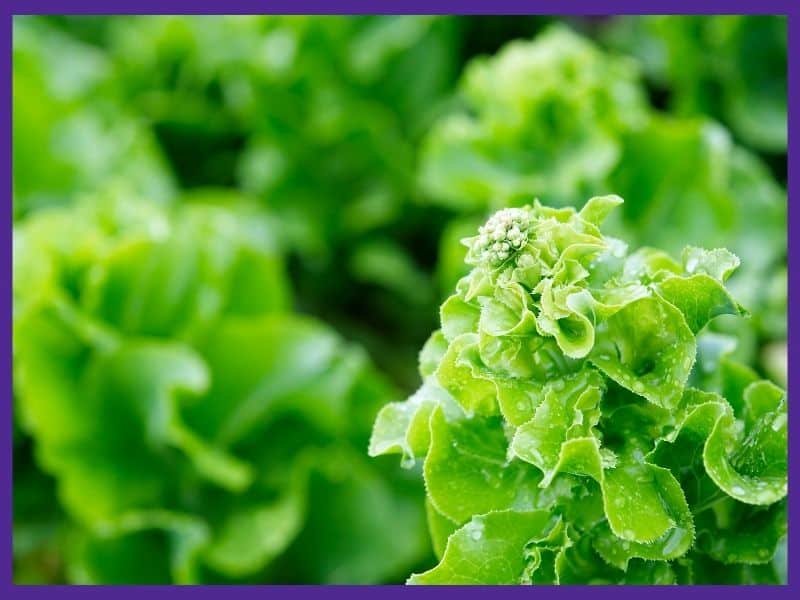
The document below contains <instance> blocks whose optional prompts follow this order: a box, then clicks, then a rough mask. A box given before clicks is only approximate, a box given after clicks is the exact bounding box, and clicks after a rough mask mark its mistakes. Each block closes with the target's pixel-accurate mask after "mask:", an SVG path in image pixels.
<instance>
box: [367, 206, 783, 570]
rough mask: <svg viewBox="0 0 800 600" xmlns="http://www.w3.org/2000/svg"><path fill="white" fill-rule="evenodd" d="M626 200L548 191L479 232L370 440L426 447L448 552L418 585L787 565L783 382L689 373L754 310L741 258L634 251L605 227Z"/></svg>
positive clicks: (430, 492) (433, 515)
mask: <svg viewBox="0 0 800 600" xmlns="http://www.w3.org/2000/svg"><path fill="white" fill-rule="evenodd" d="M620 204H622V199H621V198H619V197H617V196H601V197H594V198H592V199H591V200H589V201H588V202H587V203H586V204H585V205H584V206H583V208H582V209H581V210H580V211H579V212H576V211H575V210H574V209H573V208H549V207H545V206H543V205H541V204H540V203H539V202H538V201H536V202H534V204H533V205H526V206H523V207H520V208H507V209H503V210H500V211H498V212H496V213H495V214H494V215H493V216H492V217H491V218H490V219H489V220H488V221H487V222H486V223H485V224H484V225H483V226H482V227H480V228H479V229H478V234H477V235H475V236H472V237H469V238H466V239H464V240H463V242H464V244H465V245H466V247H467V255H466V262H467V264H468V265H470V267H471V270H470V271H469V273H468V274H467V275H466V276H465V277H463V278H462V279H461V280H460V281H459V282H458V285H457V286H456V290H455V293H454V294H453V295H451V296H450V297H449V298H448V299H447V300H445V302H444V303H443V304H442V307H441V329H440V330H438V331H436V332H435V333H434V334H433V335H432V336H431V338H430V341H429V342H428V344H426V346H425V348H423V350H422V353H421V355H420V372H421V374H422V376H423V380H424V383H423V385H422V387H421V388H420V389H419V391H417V393H416V394H414V395H413V396H411V398H409V399H408V400H407V401H406V402H404V403H399V404H398V403H393V404H389V405H387V406H385V407H384V408H383V409H382V410H381V412H380V413H379V414H378V417H377V419H376V422H375V426H374V429H373V434H372V439H371V442H370V454H372V455H373V456H375V455H380V454H387V453H399V454H402V455H403V459H404V464H406V465H410V464H413V462H415V461H416V460H417V459H419V458H421V457H424V466H423V473H424V478H425V487H426V490H427V496H428V518H429V523H430V529H431V533H432V537H433V542H434V547H435V548H437V554H438V556H439V558H440V561H439V564H438V565H437V566H436V567H434V568H433V569H431V570H429V571H426V572H423V573H420V574H416V575H413V576H412V577H411V578H410V579H409V582H410V583H423V584H459V583H470V584H475V583H493V584H498V583H503V584H519V583H533V584H537V583H675V582H682V583H691V582H698V583H699V582H714V583H723V582H726V581H730V580H744V581H758V582H771V581H773V580H774V579H775V577H776V576H775V574H774V572H773V571H772V568H771V566H770V562H771V561H772V559H773V556H774V555H775V552H776V548H777V546H778V544H779V543H780V541H781V540H782V538H783V537H784V535H785V532H786V518H785V497H786V467H787V441H786V395H785V393H784V392H783V390H781V389H780V388H778V387H777V386H775V385H774V384H772V383H770V382H767V381H763V380H757V377H756V376H755V375H753V374H751V373H750V372H749V371H747V370H742V369H740V368H737V367H735V366H727V367H726V368H725V369H722V368H721V367H720V366H719V364H720V363H717V365H718V368H717V369H716V370H715V371H716V373H715V375H716V377H712V376H710V375H707V376H706V377H705V378H704V382H705V383H706V385H704V386H703V387H705V389H701V388H699V387H694V386H693V385H691V384H690V383H689V382H690V376H691V377H692V378H693V380H695V382H697V383H698V384H702V383H703V381H698V380H699V379H703V378H702V377H700V376H699V375H698V374H695V375H693V371H694V372H695V373H696V372H697V371H698V369H699V368H701V367H697V366H696V365H695V362H696V358H697V355H698V341H697V335H698V333H700V332H702V331H704V329H705V328H706V326H707V325H708V323H709V322H710V321H711V320H712V319H714V318H715V317H717V316H719V315H740V314H743V313H744V311H743V309H742V308H741V307H740V306H739V305H738V303H737V302H736V301H735V300H734V299H733V298H732V297H731V295H730V293H729V292H728V291H727V289H726V287H725V281H726V279H727V278H728V277H729V276H730V275H731V273H732V272H733V271H734V270H735V269H736V268H737V267H738V266H739V259H738V258H737V257H736V256H735V255H733V254H732V253H730V252H728V251H727V250H724V249H716V250H704V249H701V248H697V247H687V248H686V249H685V250H684V252H683V255H682V259H681V261H680V262H678V261H675V260H673V259H672V258H671V257H670V256H669V255H668V254H667V253H665V252H662V251H660V250H656V249H653V248H641V249H639V250H636V251H634V252H632V253H629V252H628V249H627V246H626V244H625V243H624V242H622V241H621V240H619V239H615V238H612V237H609V236H606V235H603V234H602V233H601V231H600V225H601V223H602V222H603V221H604V220H605V219H606V218H607V217H609V216H610V215H611V214H612V213H613V211H614V209H615V208H617V207H618V206H619V205H620ZM701 358H702V363H701V364H702V365H703V366H705V367H708V365H709V358H710V355H709V354H708V353H706V352H705V351H704V352H703V353H702V354H701ZM726 360H727V359H726ZM725 364H726V365H734V363H729V362H728V363H725ZM445 540H446V541H445ZM752 565H759V567H758V568H751V566H752ZM745 570H746V574H744V571H745Z"/></svg>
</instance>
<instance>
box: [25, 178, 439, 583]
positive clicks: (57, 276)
mask: <svg viewBox="0 0 800 600" xmlns="http://www.w3.org/2000/svg"><path fill="white" fill-rule="evenodd" d="M225 200H229V198H228V199H225ZM14 273H15V281H14V295H15V314H14V339H15V347H14V351H15V390H16V395H17V401H18V402H17V417H18V424H19V427H20V429H21V430H22V431H24V432H25V433H27V434H28V435H30V436H31V438H32V439H33V441H34V443H35V450H34V456H35V459H36V461H37V462H38V464H39V465H41V468H42V469H43V470H44V471H45V472H47V473H48V474H49V475H51V476H52V477H53V479H54V481H55V484H56V486H57V493H58V497H59V499H60V501H61V503H62V506H63V509H64V511H65V513H66V514H67V515H68V516H69V517H70V519H71V521H72V524H71V525H70V529H71V530H70V531H60V532H58V533H59V534H61V535H68V536H69V545H70V548H71V552H70V553H69V554H68V556H67V562H66V564H65V569H66V575H67V577H68V578H69V579H70V580H72V581H76V582H87V583H118V582H153V581H160V582H170V581H174V582H178V583H192V582H198V581H240V580H245V581H246V580H248V578H254V579H255V580H259V581H301V582H304V581H316V582H323V583H324V582H328V583H330V582H342V581H346V582H362V583H368V582H376V581H381V580H383V579H384V578H386V577H388V576H391V575H393V574H395V573H402V572H403V570H404V569H407V568H408V567H410V566H411V565H413V564H414V563H415V562H417V561H419V560H421V559H424V557H425V552H426V545H425V541H424V538H422V536H421V535H420V531H421V524H422V523H423V515H422V513H421V508H417V507H415V506H414V500H415V499H416V500H417V501H421V500H420V499H418V497H417V493H416V492H417V490H416V489H415V488H414V487H413V486H410V485H408V484H407V483H404V482H403V479H402V477H398V476H397V475H396V473H395V475H392V474H391V472H390V471H391V470H388V471H387V470H385V469H384V470H383V471H382V470H381V469H380V468H375V467H374V466H372V465H369V464H366V463H365V458H364V457H363V456H362V450H361V449H362V447H363V445H364V444H365V443H366V440H367V436H368V432H369V427H370V420H371V418H372V416H373V415H374V414H375V411H376V410H377V407H378V406H380V404H381V403H382V402H384V401H386V400H389V399H391V398H392V397H395V395H396V392H395V391H394V390H393V388H392V386H391V385H389V384H388V383H387V382H386V381H385V380H384V379H383V378H382V377H381V376H380V375H378V374H377V373H376V372H375V371H374V369H373V367H372V366H371V365H370V364H369V360H368V358H367V357H366V355H365V353H364V352H363V350H361V349H360V348H358V347H355V346H352V345H349V344H346V343H345V342H344V341H343V340H342V339H341V338H340V337H339V336H338V335H336V334H335V333H334V332H333V331H331V330H330V328H328V327H327V326H325V325H324V324H322V323H320V322H318V321H315V320H314V319H311V318H309V317H301V316H296V315H293V314H292V313H291V312H290V308H289V298H290V294H289V286H288V283H287V281H286V277H285V274H284V270H283V264H282V261H281V258H280V256H279V255H278V254H277V253H276V250H275V245H274V233H273V231H272V228H271V227H270V226H269V224H268V223H266V222H265V221H264V219H263V218H261V217H259V215H258V213H257V212H255V211H254V210H252V207H250V208H247V204H246V203H245V202H242V201H240V202H237V203H236V207H235V208H226V207H224V206H220V205H218V204H213V203H211V202H209V198H207V197H206V198H202V199H199V200H196V201H191V200H187V201H184V202H182V203H180V204H179V205H177V206H176V207H175V208H174V209H171V210H164V209H162V208H160V207H158V206H156V205H155V204H153V203H148V202H147V201H143V200H141V199H140V198H138V197H136V196H130V195H128V194H126V193H124V192H120V191H118V190H115V191H114V192H109V193H107V194H105V195H104V196H103V197H101V198H92V197H87V198H86V199H85V200H84V201H81V202H79V203H78V204H76V205H75V206H73V207H71V208H69V209H51V210H42V211H41V212H39V213H37V214H36V215H35V216H33V217H31V218H30V219H28V220H27V221H26V222H25V224H24V226H21V227H20V228H18V230H17V231H16V232H15V269H14ZM18 453H20V454H21V453H22V450H20V449H18ZM33 516H34V518H35V517H37V515H33ZM41 517H42V515H38V518H39V519H41ZM390 522H391V523H394V524H396V527H395V526H394V525H392V526H387V523H390ZM24 528H25V525H24V524H22V523H18V530H17V532H16V533H17V535H23V534H24ZM140 554H147V555H148V560H146V561H141V560H135V559H133V557H135V556H137V555H140ZM289 557H294V558H289ZM287 565H288V566H287Z"/></svg>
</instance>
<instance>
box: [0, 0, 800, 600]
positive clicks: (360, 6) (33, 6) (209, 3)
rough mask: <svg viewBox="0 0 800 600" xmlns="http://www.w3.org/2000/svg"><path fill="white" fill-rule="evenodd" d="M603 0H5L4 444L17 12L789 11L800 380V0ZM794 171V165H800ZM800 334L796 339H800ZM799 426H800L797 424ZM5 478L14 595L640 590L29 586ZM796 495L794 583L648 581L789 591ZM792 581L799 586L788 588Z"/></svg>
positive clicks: (6, 473)
mask: <svg viewBox="0 0 800 600" xmlns="http://www.w3.org/2000/svg"><path fill="white" fill-rule="evenodd" d="M598 4H599V3H597V2H591V1H590V0H561V1H558V0H429V1H428V2H423V1H421V0H373V1H369V0H340V1H339V2H334V1H333V0H294V1H292V0H271V1H261V2H259V1H257V0H228V1H227V2H225V3H221V2H219V1H218V0H194V1H187V0H116V1H113V2H112V1H109V0H71V1H70V0H7V2H6V3H4V4H3V6H2V7H0V31H1V32H2V35H1V36H0V39H2V40H3V47H2V54H3V55H4V57H3V62H2V70H0V75H2V84H0V85H1V86H2V88H3V95H2V100H1V102H2V104H0V109H1V110H0V112H2V113H3V115H4V119H3V122H2V130H3V135H4V138H5V143H4V144H3V145H2V154H0V163H2V171H0V174H1V175H2V178H0V179H1V180H2V181H5V182H6V184H5V189H6V193H5V194H4V196H5V200H6V208H5V209H4V210H3V211H2V216H1V217H0V218H2V223H1V225H2V227H1V230H0V236H2V237H0V261H2V265H3V273H2V283H3V289H2V300H0V308H1V309H2V313H3V317H2V320H0V336H1V337H2V339H3V340H4V341H3V344H2V349H1V350H0V376H2V395H1V396H0V398H2V411H3V416H4V417H5V418H4V419H3V421H4V423H3V425H2V427H1V428H0V447H3V448H8V449H9V450H10V449H11V447H12V437H11V436H12V427H11V422H12V389H11V386H12V364H13V363H12V360H13V359H12V333H11V331H12V328H11V319H12V306H13V304H12V292H11V278H12V223H13V217H12V209H11V206H12V187H11V177H12V171H11V147H12V146H11V135H12V119H11V105H12V102H11V98H12V96H11V85H12V84H11V81H12V79H11V69H12V63H11V56H12V43H11V37H12V17H13V15H16V14H258V13H275V14H281V13H283V14H364V13H377V14H473V15H477V14H498V15H499V14H558V15H568V14H576V15H604V14H605V15H613V14H783V15H788V29H789V31H788V38H789V62H788V71H789V72H788V81H789V90H788V95H789V98H788V100H789V102H788V105H789V115H788V127H789V148H788V159H787V160H788V190H787V191H788V196H789V197H790V198H794V199H795V201H794V202H791V201H790V202H789V211H788V226H789V234H790V235H789V247H788V263H789V265H790V266H791V268H789V303H788V307H789V308H788V331H789V363H788V375H789V385H790V386H794V385H795V383H796V382H797V381H798V380H800V372H799V371H798V369H800V352H795V351H794V341H793V340H794V339H795V338H800V325H799V324H798V323H800V321H799V320H798V319H800V305H799V304H798V303H797V302H793V300H795V299H800V276H798V275H797V274H796V273H795V268H794V265H795V263H798V262H800V241H798V240H794V239H793V237H792V235H791V233H792V232H793V231H797V232H800V207H798V206H796V202H800V183H799V182H800V158H798V157H800V151H798V150H797V147H798V146H797V145H798V144H800V142H798V141H797V140H800V125H799V124H800V90H799V89H798V85H800V66H798V65H800V4H798V3H796V2H795V1H793V0H760V1H759V2H756V1H754V0H753V1H747V0H727V1H726V0H653V1H651V2H649V3H648V5H647V6H642V2H641V0H607V1H606V2H604V3H603V4H602V6H598ZM795 173H798V174H795ZM798 343H800V342H798ZM789 428H790V430H791V431H792V432H795V431H800V410H792V409H791V408H790V410H789ZM798 435H800V434H798ZM799 447H800V446H798V442H797V441H795V438H794V436H792V435H790V437H789V488H790V490H791V487H792V480H793V479H794V478H795V477H800V475H798V474H797V473H800V466H798V465H799V464H800V463H798V461H800V458H798V456H797V454H798V448H799ZM0 475H1V476H2V482H1V483H0V487H2V488H4V493H3V494H2V496H1V497H0V514H2V515H3V517H2V520H0V538H2V539H4V540H6V541H5V542H4V543H3V544H2V547H0V562H1V563H2V565H1V566H0V594H2V597H6V598H9V597H12V595H13V597H15V598H58V599H59V600H71V599H72V598H82V597H86V596H92V597H98V595H103V594H114V595H115V597H116V598H118V599H119V600H127V599H128V598H130V599H131V600H133V599H134V598H139V597H140V595H141V594H152V595H153V596H155V597H163V598H167V597H171V596H172V597H174V596H181V597H187V595H191V596H192V597H195V598H221V597H223V596H224V595H227V594H231V593H235V594H237V595H243V596H246V597H249V598H260V597H262V595H264V594H269V595H273V596H276V597H279V598H298V597H299V598H303V597H307V596H312V595H320V594H325V595H326V596H327V597H329V598H341V599H342V600H345V599H347V600H350V599H353V598H357V597H361V598H368V597H370V598H371V597H373V596H374V595H379V596H381V597H382V598H387V599H395V598H407V597H409V596H411V595H414V596H416V597H418V598H419V597H427V598H431V597H433V596H432V594H437V596H436V597H437V598H439V597H440V596H439V594H443V595H445V596H447V595H449V596H451V597H456V595H458V597H459V598H460V599H461V600H464V599H465V597H466V600H469V599H470V598H477V597H478V596H484V597H485V596H486V595H488V594H493V595H494V594H500V595H502V596H503V597H506V598H508V597H511V596H514V597H516V598H522V597H523V594H525V595H527V594H530V593H536V594H553V595H559V596H561V597H575V598H577V597H578V596H579V595H581V596H583V595H584V594H587V593H590V594H592V595H593V596H594V595H596V596H597V597H598V598H600V597H603V598H609V599H611V598H618V597H620V596H626V597H629V598H633V597H634V595H636V596H638V595H639V594H641V593H642V591H643V590H640V589H637V588H636V587H592V588H587V587H584V586H581V587H577V586H573V587H570V586H565V587H561V588H540V589H539V590H537V591H535V592H534V591H532V590H531V589H529V588H526V587H504V588H487V587H455V586H453V587H444V588H431V587H416V588H406V587H403V586H266V585H265V586H211V585H208V586H203V585H198V586H185V587H181V586H113V587H103V586H68V585H58V586H24V585H14V584H13V583H12V582H13V578H12V576H13V573H12V569H13V562H12V555H11V531H12V521H11V519H12V495H11V490H12V461H11V452H9V453H8V455H6V456H4V457H3V461H2V464H1V466H0ZM799 511H800V502H798V499H797V498H796V496H795V495H793V494H792V493H790V494H789V536H788V537H789V542H788V543H789V552H788V555H789V569H788V573H789V574H788V578H789V584H788V585H786V586H680V587H669V588H667V587H658V586H656V587H649V588H647V590H646V591H645V593H647V594H656V595H659V596H662V597H663V596H664V595H666V594H671V593H672V594H674V593H679V594H682V595H684V596H685V597H687V598H689V597H693V598H700V597H702V596H705V595H706V594H714V593H721V594H725V595H726V597H727V598H731V597H733V598H734V599H735V598H743V597H745V596H749V597H753V596H754V595H755V594H759V595H761V594H768V595H774V596H782V597H790V595H791V596H793V595H794V594H795V593H797V591H800V554H798V555H795V553H794V548H795V544H794V540H793V539H792V534H793V533H794V532H795V531H797V527H796V526H793V525H792V524H793V523H796V522H798V519H800V513H799ZM792 589H795V590H796V591H795V592H791V590H792Z"/></svg>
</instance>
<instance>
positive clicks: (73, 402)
mask: <svg viewBox="0 0 800 600" xmlns="http://www.w3.org/2000/svg"><path fill="white" fill-rule="evenodd" d="M13 68H14V71H13V86H14V88H13V90H14V91H13V102H14V107H13V108H14V115H13V128H14V130H13V131H14V133H13V135H14V141H13V159H14V173H13V174H14V180H13V188H14V206H13V214H14V219H15V226H14V290H13V291H14V393H15V410H14V557H15V565H14V577H15V580H16V581H18V582H45V583H55V582H64V581H69V582H90V583H115V582H175V583H193V582H209V583H216V582H220V583H221V582H238V583H253V582H269V583H271V582H302V583H388V582H402V581H405V579H406V578H407V576H408V575H409V573H411V572H412V571H413V572H417V573H419V572H423V571H425V570H426V569H428V568H430V567H432V566H433V565H434V564H435V563H436V555H441V553H442V551H443V548H442V547H440V546H442V544H443V542H442V540H443V539H444V540H446V539H447V535H448V534H449V533H450V531H449V529H447V528H448V527H449V525H448V523H447V522H446V521H437V518H436V515H435V514H434V513H435V511H432V509H431V506H430V504H429V505H428V506H427V511H426V504H425V500H424V490H423V489H422V483H421V477H420V472H419V471H420V467H419V466H417V467H415V468H412V469H410V470H409V469H403V468H400V467H399V466H398V465H396V461H394V460H392V459H391V457H389V458H386V457H383V458H378V459H371V458H368V457H367V455H366V450H367V445H368V440H369V435H370V431H371V428H372V423H373V421H374V419H375V416H376V414H377V413H378V411H379V409H380V408H381V406H384V405H386V404H387V403H391V402H396V401H399V400H402V399H403V398H404V397H405V396H407V395H408V394H409V393H411V392H412V391H413V390H414V389H416V388H417V387H418V385H419V383H420V375H419V374H418V372H417V362H418V360H417V359H418V352H419V349H420V348H421V347H422V346H423V343H424V342H425V340H426V339H427V338H428V336H429V334H430V333H431V331H434V330H435V329H437V328H438V327H439V305H440V303H441V301H442V300H443V299H444V298H446V297H448V296H450V295H451V294H452V292H453V290H454V287H455V284H456V282H457V281H458V279H459V278H460V277H461V276H462V275H464V274H465V273H466V269H467V266H466V265H465V264H464V257H465V254H466V248H464V246H463V245H461V244H460V243H459V240H460V239H461V238H463V237H467V236H471V235H474V234H475V232H476V230H477V227H478V225H479V224H481V223H482V222H483V221H484V220H485V217H486V215H487V214H488V213H489V212H491V211H494V210H496V209H498V208H502V207H506V206H520V205H523V204H529V203H531V202H532V200H533V198H535V197H538V198H539V199H540V200H541V201H542V202H543V203H544V204H547V205H550V206H557V207H564V206H576V207H580V206H582V205H583V203H584V201H585V200H586V199H587V198H589V197H591V196H595V195H604V194H610V193H614V194H619V195H620V196H622V197H624V198H625V200H626V202H625V204H624V205H623V206H622V207H621V208H620V209H618V210H617V211H615V213H614V214H612V216H611V217H610V218H609V221H608V222H607V223H606V226H607V229H608V230H609V231H610V232H611V233H612V234H614V235H618V236H619V237H623V238H624V239H626V240H627V241H629V242H630V243H631V245H632V246H633V247H638V246H639V245H652V246H656V247H659V248H662V249H663V250H665V251H667V252H669V253H671V254H672V256H673V257H674V258H679V252H680V251H681V249H682V248H683V247H684V246H686V245H695V246H701V247H707V248H716V247H727V248H728V249H730V250H731V251H733V252H734V253H736V254H737V255H738V256H739V257H740V259H741V263H742V266H741V267H740V268H739V269H738V271H737V272H736V273H735V274H734V275H733V276H732V277H731V279H730V280H728V282H727V286H728V288H729V289H730V291H731V293H732V295H733V296H734V297H735V298H736V300H738V301H739V302H740V303H741V304H742V305H744V306H745V307H746V308H747V309H748V310H749V312H750V313H751V318H749V319H741V318H734V317H732V316H730V317H727V316H726V317H721V318H719V319H716V320H715V321H714V322H713V323H712V324H711V325H709V326H708V327H706V328H704V329H703V331H702V333H701V334H700V335H698V338H697V344H698V348H699V350H698V353H699V355H703V356H709V357H713V356H721V355H724V356H725V360H735V361H737V363H740V364H743V365H746V366H747V369H748V373H750V372H752V373H753V374H754V375H753V376H754V377H758V378H767V379H771V380H773V381H774V382H775V383H777V384H779V385H785V382H786V362H785V361H786V359H785V348H786V342H785V340H786V194H785V178H786V155H785V152H786V101H785V100H786V21H785V19H783V18H780V17H737V16H730V17H727V16H726V17H691V18H688V17H647V18H644V17H624V18H623V17H617V18H606V19H596V18H593V19H590V18H585V19H581V18H570V19H566V18H556V17H480V18H478V17H313V16H309V17H300V16H295V17H277V16H274V17H270V16H263V17H259V16H252V17H224V16H215V17H180V16H161V17H144V16H141V17H132V16H129V17H19V18H16V19H15V22H14V48H13ZM704 349H705V350H704ZM709 360H711V359H709ZM709 373H710V375H708V376H709V377H711V376H712V375H713V373H714V368H713V367H711V368H710V369H709ZM701 375H702V376H705V375H703V373H695V374H693V377H695V378H696V377H700V376H701ZM714 385H721V384H720V383H719V382H716V383H715V384H714ZM501 435H502V434H501ZM406 466H408V465H406ZM426 512H427V514H426ZM471 514H472V513H470V515H471ZM432 515H433V516H432ZM465 516H466V513H465ZM746 516H747V515H744V516H743V517H742V518H745V517H746ZM514 518H515V517H514V516H513V515H506V516H501V515H498V516H497V518H496V521H497V522H496V523H495V522H492V523H489V522H487V523H485V526H486V527H487V528H496V529H497V531H500V532H502V531H509V532H511V531H519V530H525V531H527V530H528V529H530V530H531V531H533V530H542V532H543V533H542V536H543V537H545V538H546V537H547V536H548V535H551V534H553V535H555V534H554V533H553V530H552V528H550V525H551V524H548V523H545V522H544V521H542V522H539V521H536V522H530V523H524V524H518V523H514V522H513V521H514ZM777 518H780V515H779V517H777ZM493 519H494V518H493ZM535 520H536V519H534V521H535ZM429 527H430V529H431V532H432V534H433V535H432V539H433V546H431V541H430V540H431V535H429ZM776 527H777V529H779V527H778V526H776ZM526 528H527V529H526ZM543 528H544V529H546V530H547V531H544V529H543ZM504 535H505V534H500V537H503V536H504ZM776 535H777V534H776ZM778 537H780V535H778ZM145 558H146V559H145ZM712 562H713V561H711V560H710V559H709V564H708V565H706V567H707V570H708V572H709V573H710V572H711V571H712V570H713V568H715V567H714V564H716V563H714V564H711V563H712ZM751 571H753V572H755V571H757V569H755V568H753V569H751ZM616 575H617V574H616V572H614V574H613V577H612V575H608V574H607V573H606V574H598V575H597V577H598V578H600V579H602V578H603V577H605V576H608V577H611V578H612V579H613V578H614V577H616ZM639 575H640V576H642V577H645V575H644V574H641V573H640V574H639ZM651 575H652V576H653V577H655V576H656V575H659V574H655V575H653V574H652V573H651V574H649V575H647V576H648V577H649V576H651ZM660 575H663V574H660ZM660 575H659V576H660ZM636 576H637V575H636V573H633V574H631V576H630V577H629V578H628V581H630V582H635V581H636ZM737 577H739V579H740V580H743V581H747V580H749V579H758V575H757V574H755V575H754V574H753V573H751V572H750V571H748V572H747V573H744V574H740V576H739V575H737ZM770 577H777V578H780V573H778V574H777V575H775V574H771V575H770ZM748 578H749V579H748Z"/></svg>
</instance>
